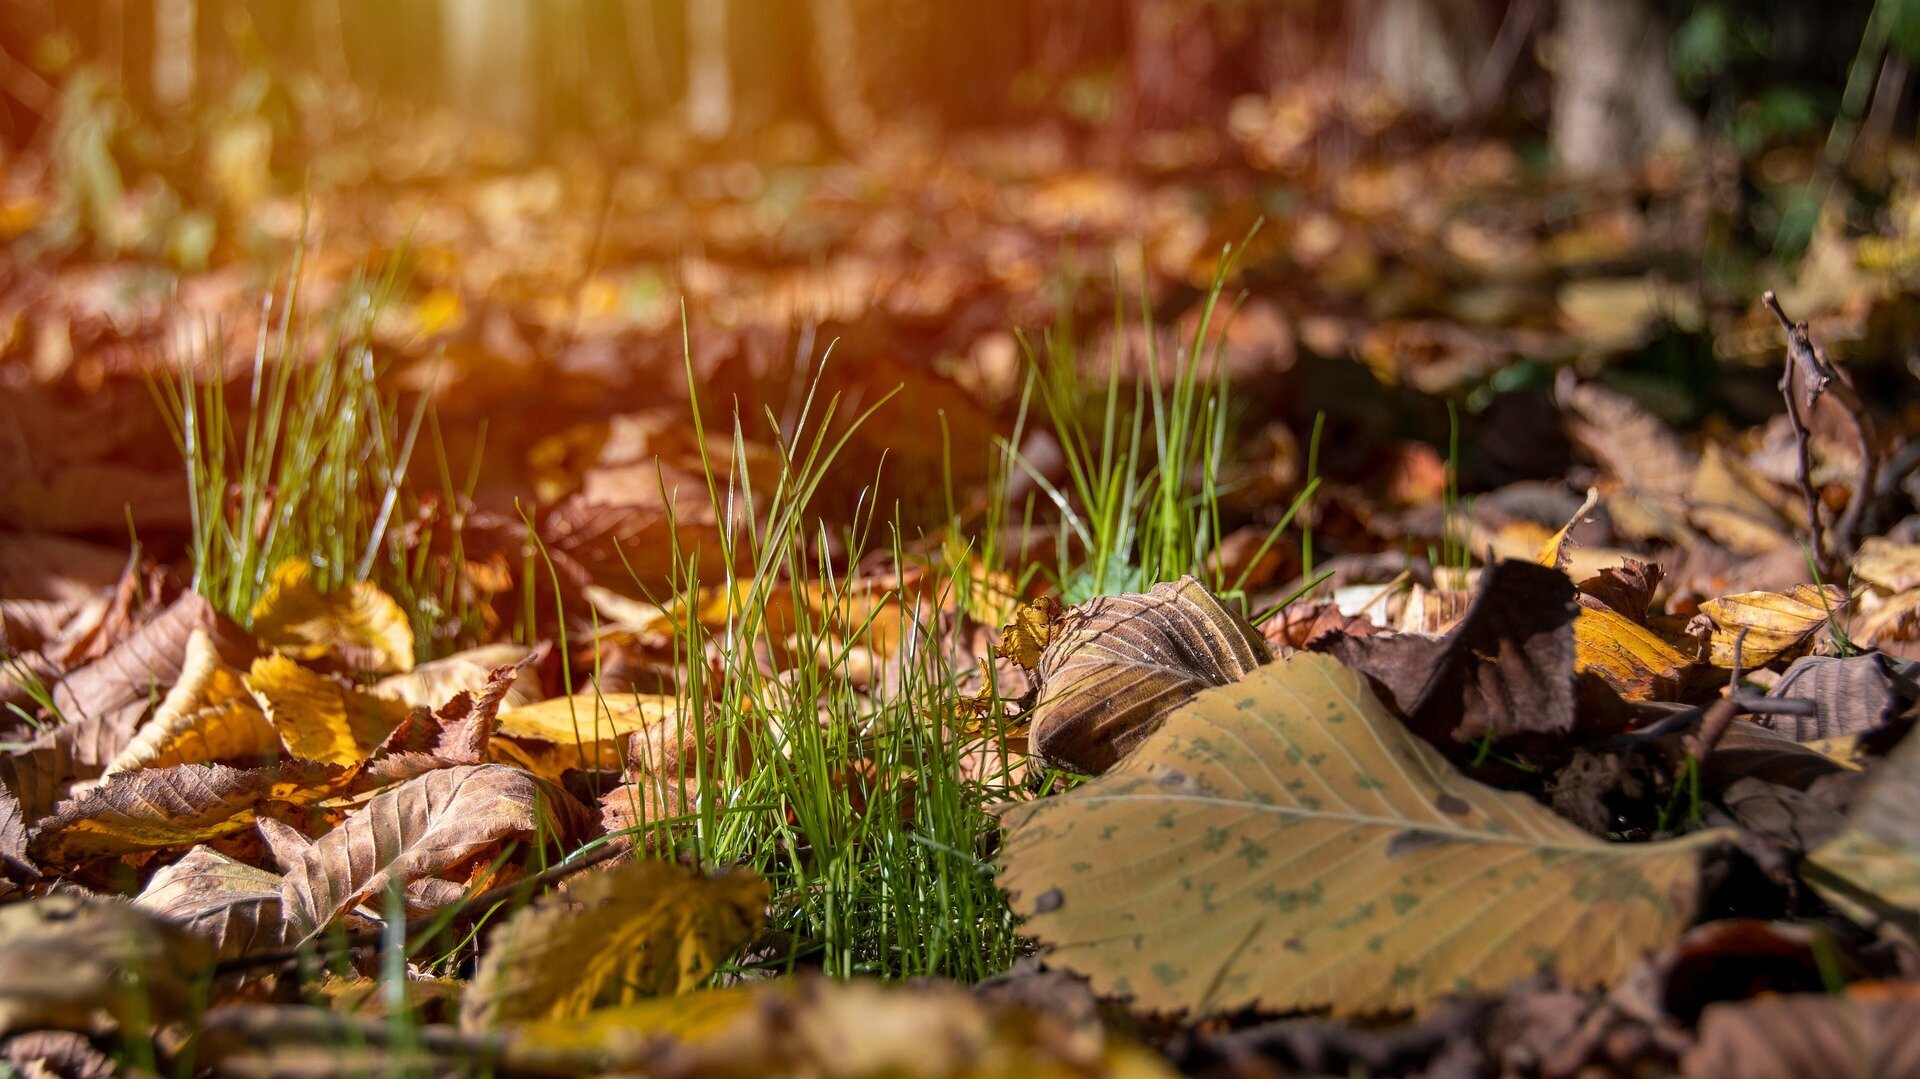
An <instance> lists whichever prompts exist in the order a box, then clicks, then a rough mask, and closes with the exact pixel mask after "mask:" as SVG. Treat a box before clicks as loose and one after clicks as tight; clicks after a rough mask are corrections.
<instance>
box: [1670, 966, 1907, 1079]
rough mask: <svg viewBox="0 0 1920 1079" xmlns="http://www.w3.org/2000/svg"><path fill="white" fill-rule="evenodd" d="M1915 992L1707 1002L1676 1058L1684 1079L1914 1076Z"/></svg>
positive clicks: (1865, 989) (1868, 990) (1860, 988)
mask: <svg viewBox="0 0 1920 1079" xmlns="http://www.w3.org/2000/svg"><path fill="white" fill-rule="evenodd" d="M1915 1029H1920V995H1916V994H1914V993H1913V992H1912V991H1911V988H1910V987H1907V986H1897V987H1891V991H1882V992H1879V993H1875V992H1874V991H1873V987H1872V986H1870V985H1855V986H1852V987H1850V988H1849V990H1848V992H1847V994H1846V995H1845V996H1831V995H1828V994H1825V993H1793V994H1789V995H1786V996H1764V997H1758V998H1756V999H1753V1000H1744V1001H1739V1002H1732V1003H1720V1004H1710V1005H1708V1006H1707V1009H1706V1011H1705V1012H1704V1013H1703V1014H1702V1015H1701V1017H1700V1040H1699V1043H1698V1044H1697V1045H1696V1046H1695V1047H1694V1048H1693V1050H1692V1051H1691V1052H1689V1053H1688V1054H1687V1056H1686V1059H1685V1060H1684V1061H1683V1062H1682V1071H1683V1073H1684V1074H1686V1075H1687V1076H1689V1077H1690V1079H1723V1077H1725V1076H1739V1077H1741V1079H1806V1077H1808V1076H1816V1075H1863V1076H1864V1075H1876V1076H1896V1075H1920V1038H1915V1037H1914V1036H1913V1033H1914V1030H1915Z"/></svg>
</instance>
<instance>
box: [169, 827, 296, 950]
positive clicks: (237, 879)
mask: <svg viewBox="0 0 1920 1079" xmlns="http://www.w3.org/2000/svg"><path fill="white" fill-rule="evenodd" d="M133 903H134V905H135V906H137V907H140V908H141V909H143V910H146V911H148V912H150V913H152V914H153V915H155V916H156V917H159V918H164V919H165V920H167V921H168V922H171V923H173V924H174V925H177V926H179V927H180V928H182V929H184V930H186V931H187V932H189V933H192V934H193V935H194V936H197V937H200V938H202V939H204V940H205V941H207V942H208V943H209V944H211V945H212V946H213V948H214V950H215V951H216V952H217V953H218V955H219V956H220V958H222V959H231V958H234V957H236V956H242V955H247V954H250V953H252V952H256V951H266V950H269V949H272V948H278V947H281V946H283V945H284V944H286V943H287V940H286V923H285V920H284V919H283V918H282V917H281V913H280V875H279V874H277V873H270V872H268V871H267V870H264V869H261V868H258V867H257V866H251V865H247V864H246V863H245V862H238V861H235V860H233V859H232V858H229V857H227V856H226V855H224V854H221V853H219V852H218V851H215V850H213V849H212V848H210V847H195V848H194V849H192V850H190V851H188V852H187V854H186V856H185V857H183V858H181V859H180V860H179V861H177V862H175V863H173V864H172V865H170V866H166V867H164V868H162V869H161V870H160V871H159V872H158V873H155V874H154V875H153V879H152V880H149V881H148V882H147V886H146V888H145V889H144V890H143V891H142V892H141V893H140V896H139V898H137V899H135V900H134V901H133Z"/></svg>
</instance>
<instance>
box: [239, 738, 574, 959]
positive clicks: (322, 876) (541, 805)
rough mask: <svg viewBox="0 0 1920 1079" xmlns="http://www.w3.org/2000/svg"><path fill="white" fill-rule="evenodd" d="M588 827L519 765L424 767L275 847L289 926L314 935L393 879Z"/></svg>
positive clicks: (569, 837) (557, 792)
mask: <svg viewBox="0 0 1920 1079" xmlns="http://www.w3.org/2000/svg"><path fill="white" fill-rule="evenodd" d="M592 827H593V825H592V821H591V818H590V817H589V815H588V813H587V811H586V809H585V808H584V807H582V806H581V805H580V803H578V802H576V801H575V800H574V799H573V796H572V795H570V794H568V793H567V792H566V791H564V790H561V789H560V788H559V787H558V786H555V785H554V784H552V783H549V782H548V781H546V780H544V779H541V778H540V777H539V776H535V775H531V774H529V773H527V772H523V771H521V770H519V769H517V768H508V767H506V766H504V765H498V764H478V765H468V766H464V767H459V768H443V769H439V770H437V771H432V772H428V773H427V774H425V775H423V776H419V777H417V778H415V779H410V780H408V781H407V782H405V783H403V784H401V785H400V786H398V787H395V788H393V789H391V790H388V791H384V792H382V793H380V794H377V795H375V796H374V797H373V798H372V799H371V800H369V801H368V802H367V804H366V806H365V807H364V808H362V809H360V810H359V811H357V812H355V813H354V814H352V815H351V816H349V817H348V818H347V819H346V820H345V821H342V822H341V823H340V825H339V826H338V827H336V828H334V829H333V830H332V831H330V832H328V833H327V834H326V835H323V836H321V837H320V838H319V839H317V840H315V841H313V842H312V843H311V844H307V845H306V846H304V847H303V848H298V849H292V850H286V851H284V852H283V851H281V850H276V851H275V854H276V856H277V857H281V858H282V859H283V864H282V866H281V868H282V870H284V871H285V874H286V876H285V881H284V883H283V885H282V892H281V900H282V903H283V905H284V908H285V910H286V916H287V922H288V925H289V927H290V931H289V934H288V935H289V937H291V938H292V939H294V940H311V939H312V938H313V937H314V936H316V935H318V934H319V933H321V932H324V931H325V930H326V929H328V928H329V927H331V926H332V925H333V924H334V923H335V922H336V921H338V920H339V919H340V918H341V917H342V916H344V915H345V914H346V913H347V912H349V911H351V910H352V909H353V908H354V907H356V906H358V905H359V904H360V903H361V902H363V901H364V900H365V899H366V898H367V897H368V896H371V895H374V894H376V893H378V892H380V891H381V890H383V889H385V888H386V887H387V883H388V882H389V881H392V880H399V881H401V882H403V883H410V882H413V881H416V880H419V879H422V878H425V877H433V876H438V875H440V874H443V873H446V872H449V871H452V870H455V869H458V868H461V867H462V866H464V865H466V864H467V863H468V862H470V861H472V860H474V859H476V858H479V857H481V856H482V855H484V854H486V853H487V852H489V851H492V850H493V849H495V848H497V847H498V846H499V845H500V844H502V843H506V842H509V841H516V840H517V841H520V842H523V843H536V844H557V843H566V842H572V841H578V840H579V839H580V838H581V837H583V836H585V835H587V834H588V833H590V832H591V830H592Z"/></svg>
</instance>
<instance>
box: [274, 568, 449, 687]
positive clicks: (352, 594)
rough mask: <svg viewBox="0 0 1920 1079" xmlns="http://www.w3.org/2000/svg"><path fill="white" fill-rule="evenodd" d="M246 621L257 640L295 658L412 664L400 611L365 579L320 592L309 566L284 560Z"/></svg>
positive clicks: (376, 667)
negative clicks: (331, 658) (249, 620)
mask: <svg viewBox="0 0 1920 1079" xmlns="http://www.w3.org/2000/svg"><path fill="white" fill-rule="evenodd" d="M251 621H252V623H253V632H254V634H255V635H257V636H258V637H259V638H260V639H261V640H263V641H265V642H267V643H268V644H270V645H272V646H273V647H275V648H278V649H280V650H281V651H283V652H286V653H287V654H289V655H293V656H298V657H300V658H301V659H320V658H321V657H323V656H332V657H334V658H335V659H338V660H340V661H341V662H342V663H345V664H347V665H348V666H351V667H357V668H360V669H363V670H369V671H408V670H412V669H413V628H412V627H411V626H409V625H408V624H407V615H406V612H405V611H402V610H401V609H400V605H399V604H398V603H395V602H394V601H393V597H392V596H389V595H387V594H386V593H385V592H382V591H380V588H379V586H377V585H375V584H373V583H372V582H370V581H355V582H353V583H352V584H349V585H347V586H346V587H344V588H341V589H338V590H336V591H332V592H322V591H321V590H320V589H319V587H318V586H316V585H315V584H314V583H313V568H312V567H311V566H309V565H307V564H306V563H305V562H302V561H299V560H291V561H288V562H284V563H282V564H281V565H280V566H279V567H278V568H276V569H275V570H274V571H273V580H272V581H271V582H270V583H269V584H268V586H267V591H266V594H265V595H262V596H261V597H260V601H259V602H258V603H255V604H254V605H253V611H252V612H251Z"/></svg>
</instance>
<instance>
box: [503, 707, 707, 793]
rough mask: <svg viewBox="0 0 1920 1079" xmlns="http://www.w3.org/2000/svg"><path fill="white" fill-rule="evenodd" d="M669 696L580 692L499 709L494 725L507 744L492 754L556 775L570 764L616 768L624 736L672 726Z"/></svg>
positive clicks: (672, 719) (673, 710)
mask: <svg viewBox="0 0 1920 1079" xmlns="http://www.w3.org/2000/svg"><path fill="white" fill-rule="evenodd" d="M677 711H678V704H677V702H676V701H675V700H674V698H672V697H668V696H660V695H652V694H638V693H615V694H610V695H609V694H600V693H580V694H575V695H574V696H571V697H555V698H553V699H552V700H545V701H540V702H539V703H537V704H530V705H527V706H525V707H522V708H515V709H513V710H512V711H510V712H504V713H502V714H501V716H500V724H499V727H498V729H497V730H496V732H495V733H496V734H498V735H499V736H500V737H501V738H503V739H507V740H509V741H510V742H511V744H510V745H496V746H495V747H494V759H496V760H500V761H503V762H507V763H512V764H518V765H520V766H522V767H525V768H528V769H530V770H532V771H534V772H538V773H539V774H541V775H544V776H547V777H549V778H553V779H558V778H559V777H560V774H561V773H562V772H564V771H566V770H567V769H569V768H618V767H620V766H621V763H622V761H623V755H622V749H623V748H624V746H625V745H626V740H627V737H628V736H629V735H632V734H635V733H638V732H641V731H647V730H653V729H656V728H660V727H668V728H671V727H673V726H675V724H674V717H675V715H676V714H677Z"/></svg>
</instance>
